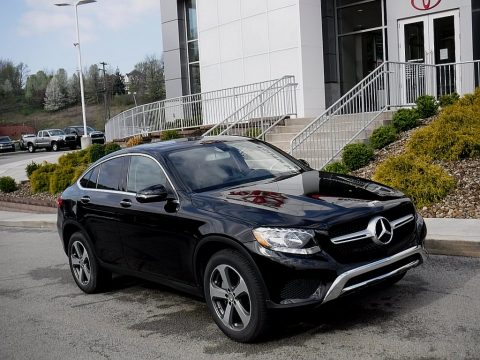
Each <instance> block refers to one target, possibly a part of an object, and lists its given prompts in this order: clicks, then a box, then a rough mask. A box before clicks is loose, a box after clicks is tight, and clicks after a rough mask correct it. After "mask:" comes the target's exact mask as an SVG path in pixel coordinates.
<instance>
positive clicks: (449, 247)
mask: <svg viewBox="0 0 480 360" xmlns="http://www.w3.org/2000/svg"><path fill="white" fill-rule="evenodd" d="M425 247H426V248H427V251H428V253H429V254H432V255H448V256H467V257H480V241H472V240H451V239H437V238H436V239H428V238H427V239H426V240H425Z"/></svg>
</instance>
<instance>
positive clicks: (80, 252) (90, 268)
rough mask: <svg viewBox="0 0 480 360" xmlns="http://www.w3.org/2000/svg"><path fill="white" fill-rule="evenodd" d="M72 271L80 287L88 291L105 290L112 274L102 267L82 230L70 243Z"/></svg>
mask: <svg viewBox="0 0 480 360" xmlns="http://www.w3.org/2000/svg"><path fill="white" fill-rule="evenodd" d="M68 259H69V263H70V271H71V272H72V275H73V278H74V280H75V282H76V283H77V285H78V287H79V288H80V289H81V290H82V291H84V292H86V293H88V294H91V293H95V292H99V291H101V290H103V289H104V288H105V287H106V286H107V285H108V283H109V282H110V280H111V278H112V274H111V273H110V272H109V271H107V270H105V269H103V268H102V267H100V265H99V263H98V261H97V259H96V257H95V255H94V253H93V251H92V247H91V245H90V243H89V242H88V241H87V239H86V238H85V236H84V235H83V234H82V233H81V232H76V233H74V234H73V235H72V237H71V238H70V241H69V243H68Z"/></svg>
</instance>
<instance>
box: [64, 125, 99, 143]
mask: <svg viewBox="0 0 480 360" xmlns="http://www.w3.org/2000/svg"><path fill="white" fill-rule="evenodd" d="M63 131H65V134H67V135H75V140H76V142H77V146H80V145H81V144H80V138H81V137H82V136H83V125H74V126H68V127H66V128H65V129H64V130H63ZM87 134H88V135H89V136H90V137H91V138H92V144H105V134H104V133H103V132H101V131H97V130H95V129H93V128H91V127H90V126H87Z"/></svg>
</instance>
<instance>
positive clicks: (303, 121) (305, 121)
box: [285, 118, 314, 126]
mask: <svg viewBox="0 0 480 360" xmlns="http://www.w3.org/2000/svg"><path fill="white" fill-rule="evenodd" d="M313 119H314V118H290V119H285V125H286V126H290V125H303V126H307V125H308V124H310V123H311V122H312V121H313Z"/></svg>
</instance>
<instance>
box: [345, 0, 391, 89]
mask: <svg viewBox="0 0 480 360" xmlns="http://www.w3.org/2000/svg"><path fill="white" fill-rule="evenodd" d="M384 19H385V6H384V0H367V1H365V0H364V1H352V0H337V39H338V58H339V73H340V90H341V93H342V94H345V93H346V92H348V91H349V90H350V89H351V88H352V87H354V86H355V85H356V84H357V83H358V82H360V81H361V80H362V79H363V78H364V77H365V76H367V75H368V74H369V73H371V72H372V71H373V70H375V68H376V67H378V66H379V65H380V64H381V63H382V62H383V61H384V60H385V58H386V54H385V51H384V44H385V41H384V36H385V20H384Z"/></svg>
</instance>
